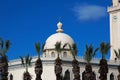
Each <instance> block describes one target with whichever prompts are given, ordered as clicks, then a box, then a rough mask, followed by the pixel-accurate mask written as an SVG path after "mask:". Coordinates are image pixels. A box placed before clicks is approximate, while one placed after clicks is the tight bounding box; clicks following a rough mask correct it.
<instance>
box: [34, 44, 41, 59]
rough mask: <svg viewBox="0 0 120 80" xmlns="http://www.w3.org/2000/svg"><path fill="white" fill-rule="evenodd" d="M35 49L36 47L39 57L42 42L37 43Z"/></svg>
mask: <svg viewBox="0 0 120 80" xmlns="http://www.w3.org/2000/svg"><path fill="white" fill-rule="evenodd" d="M35 49H36V51H37V53H38V58H40V43H39V42H38V43H35Z"/></svg>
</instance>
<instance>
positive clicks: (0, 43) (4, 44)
mask: <svg viewBox="0 0 120 80" xmlns="http://www.w3.org/2000/svg"><path fill="white" fill-rule="evenodd" d="M10 44H11V43H10V41H9V40H7V41H5V42H4V41H3V39H2V38H0V50H4V52H7V51H8V49H9V48H10Z"/></svg>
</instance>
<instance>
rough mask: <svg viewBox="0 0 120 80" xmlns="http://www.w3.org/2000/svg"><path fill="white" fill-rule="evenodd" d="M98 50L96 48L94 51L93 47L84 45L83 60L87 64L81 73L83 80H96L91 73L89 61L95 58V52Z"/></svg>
mask: <svg viewBox="0 0 120 80" xmlns="http://www.w3.org/2000/svg"><path fill="white" fill-rule="evenodd" d="M98 49H99V48H96V49H95V50H94V48H93V46H92V45H90V46H88V45H86V50H85V57H84V59H85V60H86V61H87V64H86V66H85V71H84V72H83V73H84V74H83V77H82V78H83V80H96V78H95V74H94V72H93V71H92V66H91V63H90V61H91V60H92V58H93V57H94V56H95V54H96V52H97V51H98Z"/></svg>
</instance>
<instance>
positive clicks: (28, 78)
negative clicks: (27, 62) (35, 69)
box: [23, 72, 32, 80]
mask: <svg viewBox="0 0 120 80" xmlns="http://www.w3.org/2000/svg"><path fill="white" fill-rule="evenodd" d="M31 79H32V77H31V75H30V73H29V72H24V74H23V80H31Z"/></svg>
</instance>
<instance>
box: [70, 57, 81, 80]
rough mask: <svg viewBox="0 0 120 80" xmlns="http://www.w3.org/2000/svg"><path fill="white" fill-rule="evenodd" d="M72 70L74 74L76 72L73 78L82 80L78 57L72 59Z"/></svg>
mask: <svg viewBox="0 0 120 80" xmlns="http://www.w3.org/2000/svg"><path fill="white" fill-rule="evenodd" d="M72 66H73V68H72V71H73V74H74V79H73V80H80V74H79V73H80V67H79V63H78V61H77V60H76V59H74V60H73V61H72Z"/></svg>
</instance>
